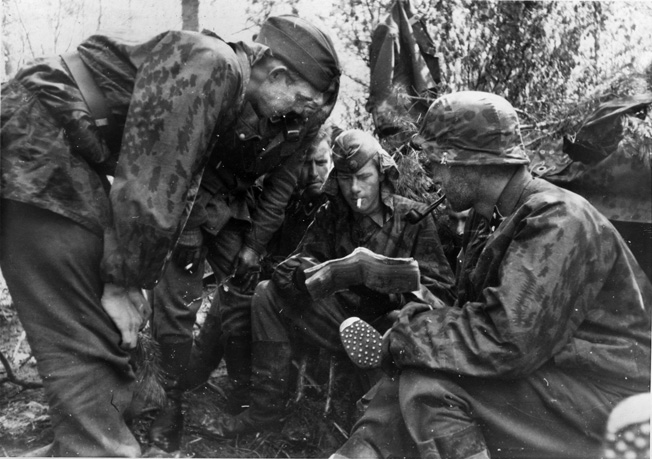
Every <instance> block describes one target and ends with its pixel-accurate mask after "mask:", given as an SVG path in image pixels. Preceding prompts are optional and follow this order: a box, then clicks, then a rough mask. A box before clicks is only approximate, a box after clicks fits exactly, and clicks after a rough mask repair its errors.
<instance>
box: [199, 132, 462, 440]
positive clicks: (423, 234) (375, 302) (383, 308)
mask: <svg viewBox="0 0 652 459" xmlns="http://www.w3.org/2000/svg"><path fill="white" fill-rule="evenodd" d="M333 162H334V168H333V170H332V171H331V174H330V175H329V177H328V179H327V181H326V183H325V184H324V193H325V194H326V195H327V196H328V198H329V202H328V203H327V204H326V205H325V206H322V207H321V208H320V210H319V211H318V212H317V215H316V216H315V220H314V221H313V223H312V225H311V226H310V227H309V228H308V231H307V232H306V234H305V236H304V238H303V239H302V240H301V243H300V244H299V246H298V247H297V249H296V250H295V251H294V253H293V254H292V255H291V256H290V257H289V258H288V259H286V260H285V261H284V262H282V263H281V264H280V265H279V266H278V267H277V268H276V270H275V271H274V274H273V275H272V279H271V280H270V281H264V282H261V283H260V284H258V286H257V288H256V291H255V294H254V298H253V304H252V333H253V343H252V350H253V357H252V358H253V367H252V387H251V402H250V407H249V408H248V409H247V410H246V411H244V412H242V413H240V414H239V415H237V416H223V417H221V418H219V419H217V420H215V421H213V422H212V423H211V425H210V426H209V429H210V430H211V431H212V432H213V433H215V434H217V435H220V436H224V437H232V436H235V435H238V434H243V433H247V432H254V431H259V430H265V429H270V430H272V429H278V428H279V427H281V426H282V423H281V422H280V421H281V420H282V419H283V417H284V411H285V407H286V403H287V399H288V390H289V387H288V381H289V377H290V358H291V355H290V351H291V349H290V343H291V339H292V338H293V337H295V336H297V335H298V336H300V337H301V338H302V339H303V340H304V341H305V342H307V343H309V344H313V345H316V346H319V347H322V348H325V349H328V350H330V351H334V352H343V349H342V346H341V344H340V343H339V338H338V332H337V330H338V327H339V324H340V322H341V321H342V320H344V319H346V318H347V317H350V316H352V315H360V316H362V317H365V318H366V319H367V320H374V319H377V318H379V317H381V316H383V315H385V313H388V312H389V311H392V310H395V309H397V308H400V306H401V304H402V303H403V301H404V299H403V297H402V295H386V294H381V293H378V292H375V291H373V290H371V289H369V288H367V287H364V286H355V287H352V288H351V289H350V290H347V291H343V292H338V293H336V294H335V295H333V296H332V297H329V298H325V299H321V300H313V299H312V298H311V296H310V295H309V294H308V291H307V290H306V286H305V274H304V271H305V270H306V269H307V268H309V267H311V266H314V265H316V264H319V263H322V262H324V261H327V260H332V259H335V258H341V257H344V256H346V255H349V254H350V253H352V252H353V251H354V250H355V249H356V248H357V247H366V248H368V249H369V250H371V251H373V252H375V253H378V254H381V255H384V256H388V257H414V258H415V259H416V260H417V262H418V263H419V268H420V273H421V286H422V288H421V290H422V294H423V295H425V296H428V295H433V293H434V295H437V296H438V297H439V298H442V299H443V300H444V301H447V302H449V303H452V301H453V299H454V298H453V295H452V290H453V278H454V276H453V273H452V270H451V268H450V266H449V265H448V263H447V261H446V257H445V255H444V252H443V249H442V247H441V243H440V241H439V237H438V235H437V228H436V226H435V220H434V217H433V216H432V215H430V216H428V218H425V219H424V220H422V221H421V222H419V223H418V224H414V225H412V224H409V223H407V222H406V221H405V218H404V217H405V214H406V213H407V212H408V211H409V210H410V209H413V208H417V209H419V210H421V211H423V210H424V209H425V208H426V207H427V206H425V205H423V204H418V203H416V202H414V201H412V200H410V199H407V198H404V197H401V196H397V195H396V194H394V187H395V183H396V180H397V177H398V170H397V169H396V164H395V163H394V161H393V159H392V158H391V157H390V156H389V155H388V154H387V153H386V152H385V151H384V150H383V149H382V148H381V147H380V144H379V143H378V141H377V140H376V139H374V138H373V136H371V135H370V134H368V133H365V132H363V131H359V130H347V131H344V132H343V133H342V134H340V135H339V136H338V137H337V138H336V139H335V142H334V145H333Z"/></svg>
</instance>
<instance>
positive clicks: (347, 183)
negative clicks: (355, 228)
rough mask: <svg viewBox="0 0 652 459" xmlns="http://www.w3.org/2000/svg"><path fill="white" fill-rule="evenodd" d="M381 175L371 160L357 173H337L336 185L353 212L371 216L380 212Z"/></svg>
mask: <svg viewBox="0 0 652 459" xmlns="http://www.w3.org/2000/svg"><path fill="white" fill-rule="evenodd" d="M382 178H383V177H382V175H381V174H380V172H379V171H378V166H377V165H376V163H375V162H374V161H373V160H369V161H367V163H366V164H365V165H364V166H362V167H361V168H360V169H358V171H357V172H353V173H346V172H341V171H338V172H337V183H338V185H339V187H340V191H341V192H342V195H343V196H344V199H345V200H346V202H347V204H348V205H349V206H350V207H351V209H353V211H354V212H357V213H361V214H364V215H373V214H375V213H377V212H379V211H380V210H381V200H380V183H381V182H382Z"/></svg>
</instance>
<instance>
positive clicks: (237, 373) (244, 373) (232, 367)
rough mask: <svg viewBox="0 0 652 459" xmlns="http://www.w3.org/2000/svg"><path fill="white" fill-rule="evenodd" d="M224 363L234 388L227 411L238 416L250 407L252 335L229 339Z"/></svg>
mask: <svg viewBox="0 0 652 459" xmlns="http://www.w3.org/2000/svg"><path fill="white" fill-rule="evenodd" d="M224 361H225V362H226V370H227V372H228V374H229V381H230V382H231V387H232V390H231V393H230V394H229V398H228V400H227V403H226V411H227V412H228V413H229V414H238V413H241V412H242V411H244V410H245V409H247V407H248V406H249V398H250V394H249V389H250V386H251V335H246V336H232V337H229V338H228V339H227V341H226V349H225V352H224Z"/></svg>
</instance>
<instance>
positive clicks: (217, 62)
mask: <svg viewBox="0 0 652 459" xmlns="http://www.w3.org/2000/svg"><path fill="white" fill-rule="evenodd" d="M78 51H79V52H80V55H81V57H82V59H83V61H84V62H85V63H86V64H87V65H88V67H89V70H90V71H91V73H92V74H93V76H94V78H95V80H96V81H97V83H98V85H99V86H100V87H101V88H102V89H103V91H104V93H105V96H106V98H107V100H108V103H109V105H110V106H111V107H110V108H111V111H112V112H113V114H114V115H115V116H116V117H117V118H118V119H121V120H124V133H123V137H122V139H121V148H120V150H119V153H118V152H117V151H111V152H110V156H112V158H107V155H106V152H104V151H98V152H92V153H89V154H87V155H86V156H85V157H78V156H77V155H75V154H74V153H73V152H71V150H72V147H71V146H70V144H69V140H68V139H67V137H66V133H65V132H64V130H63V129H62V126H63V125H64V124H66V122H67V121H69V118H70V116H69V117H66V116H64V114H66V113H70V112H72V111H81V113H83V114H84V115H85V116H88V109H87V108H86V107H85V104H81V105H80V101H81V98H80V97H79V92H78V90H77V89H76V87H75V85H74V83H73V82H72V81H71V79H70V77H69V75H68V74H67V72H66V71H65V70H64V69H63V68H62V65H61V62H60V61H59V60H58V59H49V60H41V61H37V62H36V63H34V64H33V65H31V66H28V67H26V68H25V69H24V70H22V71H21V72H19V73H18V74H17V75H16V77H15V78H14V79H13V80H12V82H10V83H9V84H8V85H7V86H6V88H3V95H2V151H3V157H2V161H3V163H2V174H3V175H2V197H3V198H7V199H14V200H17V201H21V202H25V203H28V204H32V205H36V206H39V207H42V208H45V209H48V210H52V211H53V212H56V213H60V214H62V215H64V216H67V217H69V218H72V219H73V220H75V221H77V222H79V223H81V224H83V225H84V226H85V227H87V228H89V229H90V230H92V231H94V232H96V233H100V234H101V233H102V232H103V233H104V234H103V235H104V240H105V250H104V259H103V261H102V277H103V280H104V281H105V282H113V283H116V284H120V285H135V286H139V287H142V288H152V287H153V286H154V285H155V284H156V282H157V280H158V278H159V277H160V275H161V272H162V271H163V269H164V265H165V262H166V258H167V256H168V253H169V251H170V249H171V248H172V246H173V245H174V243H175V241H176V239H177V238H178V236H179V233H180V231H181V228H182V227H183V223H184V221H185V219H186V218H187V215H188V211H189V209H190V206H191V204H192V202H193V201H194V199H195V196H196V194H197V190H198V188H199V181H200V178H201V175H202V171H203V169H204V166H205V165H206V163H207V161H208V158H209V152H210V151H211V150H212V146H213V144H214V143H215V139H217V138H218V136H219V135H220V134H221V133H222V132H223V131H225V130H226V129H228V128H229V127H230V126H232V125H233V124H234V123H235V121H236V118H237V115H238V114H239V113H240V111H241V110H242V103H243V89H244V87H245V85H246V81H247V80H248V75H249V73H248V72H249V69H250V66H251V62H253V60H255V59H256V58H257V57H258V56H260V55H261V54H262V53H264V52H266V51H267V48H266V47H265V46H262V45H253V47H252V48H249V47H247V46H245V45H243V44H237V45H229V44H227V43H225V42H224V41H222V40H220V39H218V38H215V37H214V36H209V35H206V34H200V33H194V32H186V31H184V32H166V33H163V34H160V35H158V36H156V37H154V38H153V39H151V40H149V41H147V42H145V43H140V44H135V45H134V44H130V45H128V44H125V43H122V42H120V41H118V40H113V39H110V38H107V37H103V36H94V37H91V38H89V39H88V40H86V41H85V42H83V43H82V44H81V45H80V46H79V48H78ZM73 118H74V117H73ZM43 126H45V127H46V129H42V127H43ZM37 130H38V133H36V131H37ZM26 136H27V137H26ZM26 139H27V140H26ZM118 143H120V142H118ZM99 144H101V142H99ZM89 158H95V161H98V163H97V164H95V163H93V160H91V159H89ZM111 159H112V160H113V161H114V162H115V163H117V164H116V165H115V175H114V179H113V185H112V187H111V191H110V196H109V197H108V198H107V196H106V191H105V189H104V187H105V185H106V183H103V180H102V177H103V175H104V173H105V169H106V168H101V170H102V172H101V173H97V172H95V170H94V169H98V166H102V165H104V164H105V163H106V162H109V160H111ZM108 169H111V168H108ZM27 184H28V185H27Z"/></svg>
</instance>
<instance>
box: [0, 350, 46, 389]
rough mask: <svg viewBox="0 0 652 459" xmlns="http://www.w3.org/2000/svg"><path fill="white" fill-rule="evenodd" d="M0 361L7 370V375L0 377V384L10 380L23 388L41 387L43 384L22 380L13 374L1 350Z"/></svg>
mask: <svg viewBox="0 0 652 459" xmlns="http://www.w3.org/2000/svg"><path fill="white" fill-rule="evenodd" d="M0 361H2V366H3V367H5V370H6V371H7V377H6V378H3V379H0V384H3V383H5V382H10V383H13V384H16V385H18V386H22V387H24V388H25V389H38V388H41V387H43V384H41V383H38V382H31V381H23V380H22V379H19V378H17V377H16V375H14V371H13V370H12V369H11V365H10V364H9V361H8V360H7V358H6V357H5V355H4V354H3V353H2V351H0Z"/></svg>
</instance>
